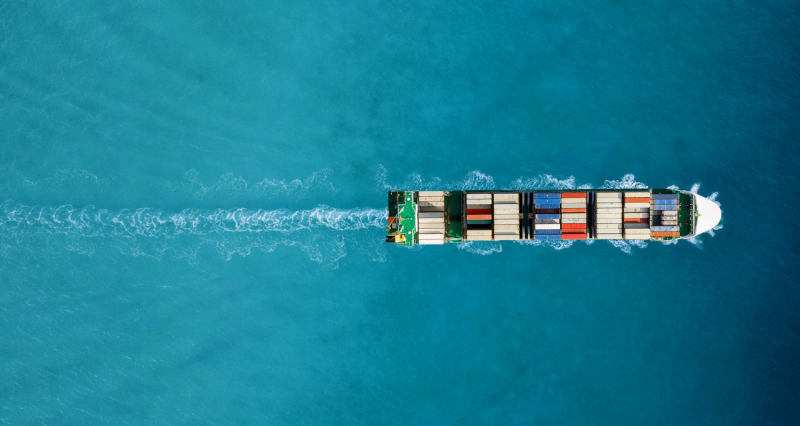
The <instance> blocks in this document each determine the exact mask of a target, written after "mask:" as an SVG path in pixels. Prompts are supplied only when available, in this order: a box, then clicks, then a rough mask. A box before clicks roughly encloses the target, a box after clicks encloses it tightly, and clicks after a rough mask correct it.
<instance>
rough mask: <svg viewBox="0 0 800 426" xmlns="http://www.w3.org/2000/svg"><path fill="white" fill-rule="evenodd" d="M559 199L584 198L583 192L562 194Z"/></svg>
mask: <svg viewBox="0 0 800 426" xmlns="http://www.w3.org/2000/svg"><path fill="white" fill-rule="evenodd" d="M561 198H586V193H585V192H564V193H562V194H561Z"/></svg>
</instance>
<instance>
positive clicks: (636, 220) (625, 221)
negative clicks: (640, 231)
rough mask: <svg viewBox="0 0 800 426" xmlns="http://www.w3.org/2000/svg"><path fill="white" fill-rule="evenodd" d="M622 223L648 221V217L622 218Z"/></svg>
mask: <svg viewBox="0 0 800 426" xmlns="http://www.w3.org/2000/svg"><path fill="white" fill-rule="evenodd" d="M622 222H623V223H650V219H627V218H626V219H623V220H622Z"/></svg>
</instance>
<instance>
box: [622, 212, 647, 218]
mask: <svg viewBox="0 0 800 426" xmlns="http://www.w3.org/2000/svg"><path fill="white" fill-rule="evenodd" d="M622 217H624V218H625V219H629V218H630V219H647V218H648V217H650V213H623V216H622Z"/></svg>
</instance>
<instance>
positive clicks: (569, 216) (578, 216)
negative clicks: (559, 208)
mask: <svg viewBox="0 0 800 426" xmlns="http://www.w3.org/2000/svg"><path fill="white" fill-rule="evenodd" d="M561 217H562V218H563V219H586V213H564V214H562V215H561Z"/></svg>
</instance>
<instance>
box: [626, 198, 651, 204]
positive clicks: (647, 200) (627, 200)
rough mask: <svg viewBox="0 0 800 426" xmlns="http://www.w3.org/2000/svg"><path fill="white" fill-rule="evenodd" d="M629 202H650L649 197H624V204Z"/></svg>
mask: <svg viewBox="0 0 800 426" xmlns="http://www.w3.org/2000/svg"><path fill="white" fill-rule="evenodd" d="M630 203H638V204H642V203H648V204H649V203H650V199H649V198H626V199H625V204H630Z"/></svg>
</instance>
